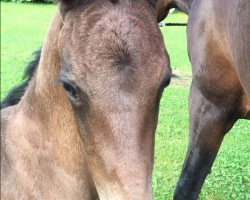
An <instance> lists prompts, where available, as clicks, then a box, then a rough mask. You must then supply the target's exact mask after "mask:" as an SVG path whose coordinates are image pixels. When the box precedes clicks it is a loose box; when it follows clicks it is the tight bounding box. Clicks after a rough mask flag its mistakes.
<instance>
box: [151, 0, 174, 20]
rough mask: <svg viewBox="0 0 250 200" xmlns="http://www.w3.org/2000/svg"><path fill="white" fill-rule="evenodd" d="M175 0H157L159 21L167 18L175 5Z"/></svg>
mask: <svg viewBox="0 0 250 200" xmlns="http://www.w3.org/2000/svg"><path fill="white" fill-rule="evenodd" d="M174 2H175V1H174V0H157V1H156V4H155V9H156V15H157V20H158V22H160V21H162V20H163V19H165V18H166V17H167V15H168V11H169V10H170V9H171V8H172V7H174Z"/></svg>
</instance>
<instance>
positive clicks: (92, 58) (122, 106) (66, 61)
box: [59, 0, 171, 200]
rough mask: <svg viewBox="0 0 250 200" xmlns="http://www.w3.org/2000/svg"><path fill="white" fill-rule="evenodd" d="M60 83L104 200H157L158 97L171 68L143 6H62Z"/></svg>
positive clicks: (125, 0) (107, 2) (120, 0)
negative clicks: (154, 170)
mask: <svg viewBox="0 0 250 200" xmlns="http://www.w3.org/2000/svg"><path fill="white" fill-rule="evenodd" d="M59 6H60V9H61V14H62V17H63V27H62V30H61V34H60V39H59V50H60V60H61V71H60V80H61V82H62V84H63V86H64V89H65V90H66V92H67V94H68V98H69V100H70V102H71V104H72V107H73V110H74V113H75V117H76V121H77V125H78V128H79V132H80V135H81V138H82V140H83V143H84V154H85V158H86V161H87V163H88V168H89V171H90V173H91V175H92V177H93V180H94V183H95V186H96V188H97V191H98V194H99V196H100V199H116V200H119V199H152V191H151V173H152V166H153V145H154V133H155V130H156V123H157V116H158V108H159V99H160V96H161V93H162V90H163V88H164V86H166V85H167V83H169V81H170V77H171V70H170V67H169V60H168V56H167V55H166V50H165V47H164V43H163V38H162V35H161V33H160V30H159V28H158V26H157V20H156V15H155V13H154V9H153V7H152V4H150V3H149V2H148V1H146V0H135V1H130V0H95V1H94V0H93V1H90V0H82V1H66V0H65V1H64V0H61V1H60V2H59Z"/></svg>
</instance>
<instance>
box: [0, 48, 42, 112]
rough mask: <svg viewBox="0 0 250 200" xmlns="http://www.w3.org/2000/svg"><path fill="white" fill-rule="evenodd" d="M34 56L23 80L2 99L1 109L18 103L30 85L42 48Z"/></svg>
mask: <svg viewBox="0 0 250 200" xmlns="http://www.w3.org/2000/svg"><path fill="white" fill-rule="evenodd" d="M33 57H34V58H33V59H32V60H31V61H30V62H29V64H28V65H27V67H26V68H25V70H24V73H23V78H22V82H21V83H20V84H18V85H16V86H14V87H13V88H12V89H11V90H10V91H9V92H8V94H7V95H6V96H5V98H4V99H3V100H2V101H1V110H2V109H3V108H6V107H9V106H14V105H16V104H18V103H19V101H20V100H21V98H22V96H23V95H24V93H25V91H26V89H27V87H28V85H29V82H30V80H31V79H32V77H33V76H34V74H35V72H36V70H37V68H38V64H39V61H40V57H41V49H39V50H37V51H36V52H34V53H33Z"/></svg>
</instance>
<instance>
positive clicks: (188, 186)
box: [157, 0, 250, 200]
mask: <svg viewBox="0 0 250 200" xmlns="http://www.w3.org/2000/svg"><path fill="white" fill-rule="evenodd" d="M173 6H178V7H179V8H180V9H181V10H183V11H184V12H186V13H187V14H188V15H189V18H188V27H187V38H188V53H189V57H190V61H191V64H192V72H193V80H192V84H191V90H190V96H189V114H190V136H189V147H188V151H187V155H186V159H185V162H184V165H183V169H182V172H181V176H180V179H179V181H178V185H177V188H176V191H175V195H174V199H175V200H179V199H183V200H194V199H197V198H198V195H199V193H200V190H201V187H202V185H203V183H204V180H205V178H206V176H207V175H208V173H210V170H211V167H212V164H213V162H214V160H215V157H216V155H217V152H218V150H219V147H220V145H221V142H222V140H223V137H224V135H225V134H226V133H227V132H228V131H229V130H230V129H231V128H232V126H233V125H234V123H235V122H236V121H237V120H238V119H242V118H243V119H250V1H246V0H238V1H235V0H220V1H217V0H211V1H207V0H193V1H192V0H159V1H158V4H157V12H158V19H159V20H160V19H162V18H164V17H165V16H166V11H167V10H168V9H169V8H171V7H173Z"/></svg>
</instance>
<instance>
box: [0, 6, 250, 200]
mask: <svg viewBox="0 0 250 200" xmlns="http://www.w3.org/2000/svg"><path fill="white" fill-rule="evenodd" d="M1 4H2V12H1V15H2V16H1V20H2V24H1V36H2V38H1V50H2V51H1V98H2V97H3V96H4V95H5V94H6V92H7V91H8V90H9V89H10V88H11V87H12V86H13V85H14V84H16V83H18V82H19V81H20V80H21V77H22V73H23V69H24V67H25V66H26V63H27V61H28V60H29V59H30V58H31V54H32V52H33V51H35V50H36V49H38V48H39V47H40V46H41V44H42V41H43V38H44V36H45V34H46V30H47V28H48V26H49V23H50V20H51V18H52V16H53V13H54V11H55V6H54V5H46V4H13V3H2V2H1ZM186 20H187V16H185V15H183V14H180V13H176V14H172V15H170V16H169V17H168V19H167V21H171V22H186ZM162 32H163V35H164V40H165V44H166V47H167V49H168V53H169V54H170V57H171V63H172V68H173V69H174V72H175V73H176V74H178V75H179V76H181V78H183V77H186V76H190V75H191V66H190V63H189V60H188V56H187V50H186V36H185V28H184V27H164V28H162ZM187 79H189V78H187ZM185 80H186V79H185ZM177 82H178V81H176V80H175V81H173V83H172V84H171V85H170V87H168V88H167V89H166V90H165V92H164V94H163V97H162V100H161V108H160V113H159V123H158V128H157V133H156V145H155V165H154V173H153V189H154V197H155V199H156V200H165V199H167V200H170V199H172V196H173V191H174V188H175V186H176V182H177V179H178V176H179V173H180V170H181V166H182V162H183V159H184V157H185V152H186V149H187V140H188V120H189V118H188V111H187V110H188V92H189V84H190V81H189V80H187V81H184V82H185V84H177ZM249 133H250V123H249V121H246V120H245V121H244V120H239V121H238V122H237V123H236V125H235V126H234V127H233V129H232V130H231V131H230V133H229V134H227V136H226V137H225V139H224V141H223V144H222V147H221V149H220V152H219V154H218V156H217V159H216V161H215V164H214V166H213V170H212V173H211V174H210V175H209V176H208V178H207V179H206V182H205V184H204V187H203V189H202V193H201V195H200V199H201V200H231V199H234V200H250V191H249V188H250V165H249V160H250V142H249V141H250V135H249Z"/></svg>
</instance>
